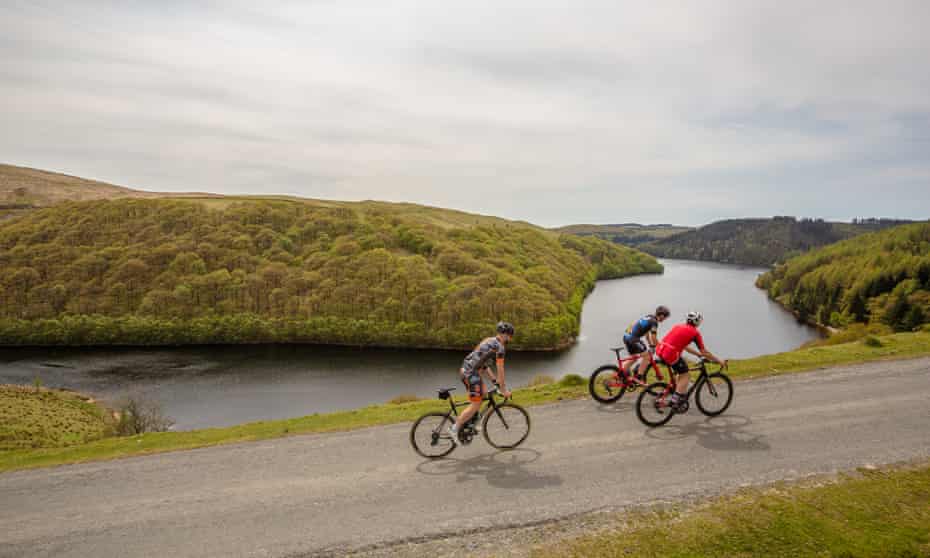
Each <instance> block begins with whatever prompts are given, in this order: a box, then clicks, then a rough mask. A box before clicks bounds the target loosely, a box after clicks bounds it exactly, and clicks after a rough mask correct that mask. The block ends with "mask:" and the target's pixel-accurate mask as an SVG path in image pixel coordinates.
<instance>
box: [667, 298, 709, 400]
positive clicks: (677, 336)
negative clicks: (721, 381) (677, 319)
mask: <svg viewBox="0 0 930 558" xmlns="http://www.w3.org/2000/svg"><path fill="white" fill-rule="evenodd" d="M703 321H704V316H702V315H701V313H700V312H694V311H692V312H688V318H687V320H686V322H685V323H683V324H678V325H676V326H675V327H673V328H672V329H671V331H669V332H668V333H667V334H666V335H665V337H663V338H662V342H660V343H659V346H658V348H656V354H657V355H659V357H661V358H662V360H664V361H665V362H666V363H668V365H669V366H671V367H672V371H673V372H674V373H675V375H676V377H677V384H676V389H675V393H674V394H673V395H672V400H671V404H672V405H674V406H677V405H678V403H679V401H682V400H684V399H685V398H686V397H685V394H686V393H687V392H688V383H689V382H690V381H691V375H690V374H689V373H688V362H687V361H686V360H685V359H684V357H682V356H681V355H682V353H684V352H688V353H691V354H692V355H694V356H699V357H704V358H706V359H707V360H710V361H712V362H716V363H717V364H719V365H720V366H723V367H724V368H726V366H727V361H725V360H720V359H719V358H717V357H716V356H714V354H713V353H711V352H710V351H708V350H707V348H706V347H705V346H704V338H703V337H701V332H700V331H698V327H700V325H701V322H703ZM691 343H694V344H695V345H696V346H697V348H698V350H697V351H695V350H694V349H692V348H691V347H690V346H689V345H691Z"/></svg>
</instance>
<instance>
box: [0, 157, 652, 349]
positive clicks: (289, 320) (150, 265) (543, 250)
mask: <svg viewBox="0 0 930 558" xmlns="http://www.w3.org/2000/svg"><path fill="white" fill-rule="evenodd" d="M4 171H5V172H6V173H7V175H12V176H15V177H16V178H15V180H16V181H18V182H15V183H16V184H20V186H16V188H26V193H25V194H23V195H20V193H16V192H14V195H15V196H17V198H15V199H18V200H28V201H25V202H24V204H27V205H28V207H29V208H30V209H25V210H23V212H22V213H21V214H19V215H16V216H15V218H10V219H6V220H4V221H0V344H7V345H15V344H32V345H85V344H137V345H160V344H183V343H260V342H282V343H335V344H350V345H378V346H404V347H410V346H414V347H449V348H466V347H469V346H471V345H473V344H474V343H475V342H477V341H478V340H479V339H480V338H481V337H482V336H484V335H488V334H491V333H492V332H493V327H494V324H495V323H496V322H497V321H498V320H499V319H507V320H509V321H512V322H514V323H515V325H516V327H517V338H516V340H515V342H516V345H517V347H520V348H533V349H552V348H557V347H563V346H565V345H567V344H569V343H571V341H572V340H573V339H574V337H575V336H576V335H577V333H578V327H579V318H580V313H581V306H582V302H583V300H584V297H585V296H586V295H587V293H588V292H589V291H590V289H591V288H593V285H594V281H595V279H597V278H616V277H624V276H627V275H633V274H637V273H658V272H661V271H662V267H661V265H659V264H658V262H656V260H655V259H654V258H653V257H652V256H649V255H646V254H644V253H642V252H638V251H636V250H634V249H631V248H627V247H623V246H619V245H616V244H611V243H609V242H605V241H603V240H600V239H597V238H584V237H577V236H573V235H562V234H558V233H554V232H552V231H548V230H546V229H543V228H540V227H536V226H533V225H530V224H528V223H521V222H515V221H508V220H505V219H500V218H497V217H488V216H482V215H473V214H469V213H464V212H460V211H453V210H447V209H440V208H433V207H425V206H419V205H415V204H395V203H384V202H340V201H321V200H309V199H298V198H281V197H279V198H274V197H271V198H269V197H225V196H210V197H196V195H193V194H192V195H187V196H186V197H181V198H178V197H175V196H173V195H170V194H156V193H151V192H137V191H133V190H129V189H125V188H121V187H118V186H113V185H109V184H103V183H98V182H93V181H82V180H81V179H76V178H73V177H65V176H64V175H56V174H54V173H42V172H41V171H31V170H29V169H27V170H26V171H23V170H22V169H17V168H13V169H12V170H11V169H10V168H5V169H4ZM22 184H27V185H26V186H22ZM16 188H13V190H16ZM71 194H74V195H76V196H78V197H81V196H91V197H97V198H112V199H90V200H86V201H61V200H62V199H65V198H67V196H68V195H71ZM152 197H155V198H157V199H149V198H152ZM138 198H142V199H138ZM44 204H51V205H49V206H47V207H42V205H44Z"/></svg>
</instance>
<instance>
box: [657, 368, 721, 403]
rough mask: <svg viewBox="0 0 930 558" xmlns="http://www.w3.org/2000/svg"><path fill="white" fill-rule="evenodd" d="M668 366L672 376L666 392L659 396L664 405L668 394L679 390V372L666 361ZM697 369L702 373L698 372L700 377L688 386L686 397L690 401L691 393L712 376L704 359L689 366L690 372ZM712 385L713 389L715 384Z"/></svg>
mask: <svg viewBox="0 0 930 558" xmlns="http://www.w3.org/2000/svg"><path fill="white" fill-rule="evenodd" d="M666 366H667V367H668V373H669V375H670V376H671V378H670V381H669V382H668V386H667V387H666V388H665V392H664V393H662V396H661V397H660V398H659V401H660V402H661V403H662V404H663V405H665V398H666V397H667V396H668V395H670V394H671V393H672V392H674V391H677V388H678V374H676V373H675V371H674V370H672V366H671V365H670V364H668V363H666ZM722 369H723V368H721V370H722ZM697 371H700V372H701V373H700V374H698V377H697V378H696V379H695V380H694V381H693V382H691V386H690V387H689V388H688V391H687V392H685V398H686V400H688V401H690V400H691V395H692V394H693V393H694V392H695V390H696V389H697V388H699V387H700V386H701V383H702V382H705V381H707V377H708V376H710V374H709V373H708V372H707V362H706V361H704V360H701V361H700V362H698V364H697V365H696V366H692V367H689V368H688V372H697ZM710 385H711V389H712V390H713V384H710Z"/></svg>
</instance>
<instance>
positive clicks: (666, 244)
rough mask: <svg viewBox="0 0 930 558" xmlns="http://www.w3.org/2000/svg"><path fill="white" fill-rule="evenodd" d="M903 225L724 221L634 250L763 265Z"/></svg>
mask: <svg viewBox="0 0 930 558" xmlns="http://www.w3.org/2000/svg"><path fill="white" fill-rule="evenodd" d="M907 222H908V221H900V220H890V219H865V220H862V221H857V222H854V223H834V222H827V221H824V220H822V219H796V218H795V217H772V218H770V219H729V220H726V221H717V222H716V223H711V224H710V225H706V226H703V227H700V228H698V229H695V230H690V231H686V232H683V233H679V234H675V235H672V236H668V237H666V238H663V239H660V240H655V241H652V242H648V243H644V244H640V245H639V246H638V247H639V248H640V249H641V250H643V251H645V252H648V253H650V254H653V255H655V256H659V257H665V258H680V259H692V260H706V261H714V262H721V263H733V264H742V265H758V266H769V265H773V264H775V263H777V262H781V261H785V260H786V259H788V258H790V257H791V256H794V255H797V254H800V253H803V252H806V251H808V250H810V249H812V248H817V247H820V246H825V245H828V244H832V243H834V242H838V241H840V240H844V239H847V238H851V237H853V236H856V235H860V234H864V233H868V232H874V231H877V230H881V229H885V228H888V227H893V226H897V225H900V224H903V223H907Z"/></svg>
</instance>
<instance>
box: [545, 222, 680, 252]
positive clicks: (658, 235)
mask: <svg viewBox="0 0 930 558" xmlns="http://www.w3.org/2000/svg"><path fill="white" fill-rule="evenodd" d="M553 230H555V231H556V232H560V233H564V234H576V235H579V236H596V237H598V238H603V239H604V240H608V241H610V242H615V243H617V244H623V245H626V246H639V245H641V244H645V243H647V242H651V241H654V240H659V239H663V238H668V237H669V236H672V235H675V234H679V233H683V232H687V231H690V230H692V227H681V226H677V225H667V224H662V225H640V224H638V223H620V224H616V225H568V226H565V227H559V228H557V229H553Z"/></svg>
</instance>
